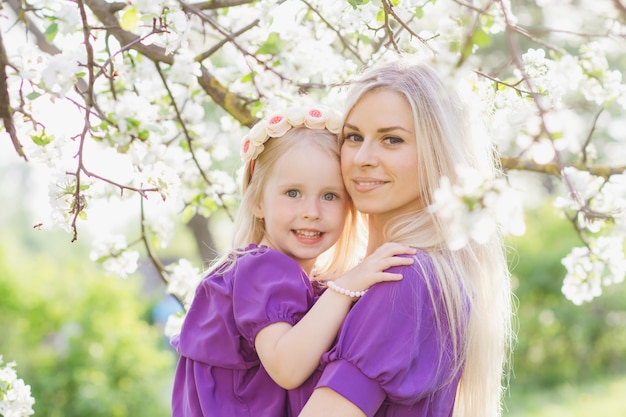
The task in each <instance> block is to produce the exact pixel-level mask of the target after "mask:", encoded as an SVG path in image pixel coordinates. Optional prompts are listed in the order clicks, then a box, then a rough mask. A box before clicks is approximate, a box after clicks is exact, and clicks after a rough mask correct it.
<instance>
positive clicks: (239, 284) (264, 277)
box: [233, 248, 315, 346]
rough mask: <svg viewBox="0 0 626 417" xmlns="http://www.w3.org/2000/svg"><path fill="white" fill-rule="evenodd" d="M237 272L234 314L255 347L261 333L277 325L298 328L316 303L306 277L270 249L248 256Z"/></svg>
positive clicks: (240, 329) (239, 325)
mask: <svg viewBox="0 0 626 417" xmlns="http://www.w3.org/2000/svg"><path fill="white" fill-rule="evenodd" d="M236 268H237V270H236V271H235V274H234V275H235V279H234V282H233V313H234V317H235V321H236V326H237V328H238V329H239V331H240V333H241V335H242V336H243V337H244V339H246V340H247V342H248V343H249V344H250V345H251V346H254V339H255V337H256V335H257V333H258V332H259V331H260V330H261V329H263V328H264V327H266V326H268V325H270V324H272V323H276V322H287V323H289V324H291V325H294V324H296V323H297V322H298V321H299V320H300V319H301V318H302V317H303V316H304V315H305V314H306V312H307V311H308V310H309V308H310V307H311V306H312V305H313V303H314V301H315V296H314V293H313V287H312V286H311V282H310V281H309V278H308V277H307V275H306V273H305V272H304V271H303V270H302V268H300V265H298V263H297V262H296V261H295V260H293V259H292V258H290V257H289V256H287V255H285V254H283V253H282V252H279V251H276V250H273V249H267V248H266V250H261V251H258V252H256V253H252V254H248V255H247V256H245V257H243V258H242V259H240V260H239V262H238V263H237V266H236Z"/></svg>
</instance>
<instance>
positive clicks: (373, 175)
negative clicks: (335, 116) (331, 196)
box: [341, 90, 422, 222]
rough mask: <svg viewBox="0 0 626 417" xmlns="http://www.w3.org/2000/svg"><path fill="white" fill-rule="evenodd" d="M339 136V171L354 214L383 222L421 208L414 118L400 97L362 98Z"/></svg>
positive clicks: (386, 94)
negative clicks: (340, 142) (352, 205)
mask: <svg viewBox="0 0 626 417" xmlns="http://www.w3.org/2000/svg"><path fill="white" fill-rule="evenodd" d="M343 137H344V142H343V145H342V147H341V171H342V174H343V178H344V183H345V185H346V189H347V190H348V193H349V194H350V196H351V197H352V200H353V201H354V204H355V206H356V208H357V210H359V211H361V212H363V213H367V214H369V215H370V218H372V216H374V218H375V217H376V216H378V218H379V219H380V220H382V221H383V222H384V221H385V220H386V219H389V218H390V217H393V216H395V215H398V214H402V213H406V212H409V211H414V210H416V209H419V208H421V206H422V202H421V198H420V190H419V189H418V185H417V184H418V182H417V179H418V174H417V173H418V159H417V155H418V154H417V141H416V137H415V126H414V122H413V115H412V113H411V108H410V106H409V103H408V102H407V101H406V99H405V98H404V97H403V96H402V95H401V94H400V93H397V92H395V91H390V90H373V91H371V92H368V93H366V94H365V95H363V96H362V97H361V99H360V100H359V101H358V102H357V103H356V105H355V106H354V107H353V108H352V110H351V111H350V113H349V114H348V117H347V118H346V122H345V124H344V127H343Z"/></svg>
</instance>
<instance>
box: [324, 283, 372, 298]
mask: <svg viewBox="0 0 626 417" xmlns="http://www.w3.org/2000/svg"><path fill="white" fill-rule="evenodd" d="M326 285H327V286H328V288H329V289H330V290H332V291H334V292H336V293H339V294H343V295H347V296H348V297H350V298H361V297H362V296H363V294H365V293H366V292H367V290H363V291H352V290H349V289H347V288H343V287H340V286H339V285H337V284H336V283H335V282H334V281H328V282H326Z"/></svg>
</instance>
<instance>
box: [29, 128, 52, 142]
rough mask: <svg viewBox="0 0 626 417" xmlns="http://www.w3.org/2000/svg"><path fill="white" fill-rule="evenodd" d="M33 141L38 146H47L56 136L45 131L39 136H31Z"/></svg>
mask: <svg viewBox="0 0 626 417" xmlns="http://www.w3.org/2000/svg"><path fill="white" fill-rule="evenodd" d="M30 138H31V140H32V141H33V142H34V143H35V145H38V146H46V145H47V144H49V143H50V142H52V141H53V140H54V136H52V135H48V134H46V132H45V131H42V132H41V133H39V134H33V135H30Z"/></svg>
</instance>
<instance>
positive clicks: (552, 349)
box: [510, 205, 626, 397]
mask: <svg viewBox="0 0 626 417" xmlns="http://www.w3.org/2000/svg"><path fill="white" fill-rule="evenodd" d="M526 223H527V230H528V232H527V233H526V235H524V236H523V237H520V238H515V239H511V240H510V245H511V248H512V250H511V253H510V265H511V270H512V273H513V276H514V292H515V295H516V296H517V299H518V308H517V321H518V332H517V346H516V349H515V352H514V355H513V360H514V375H513V376H512V378H511V390H512V392H511V395H512V397H515V396H516V392H520V391H525V390H533V389H535V390H536V389H538V388H539V389H542V388H551V387H555V386H559V385H562V384H564V383H568V382H569V383H576V384H579V383H583V382H586V381H587V382H588V381H592V380H595V379H597V378H599V377H603V376H607V375H610V374H620V373H621V374H624V373H625V372H626V304H625V303H624V300H625V299H626V285H625V284H624V283H622V284H618V285H614V286H611V287H607V288H605V291H604V294H603V295H602V296H601V297H599V298H597V299H595V300H594V301H592V302H590V303H586V304H583V305H581V306H577V305H574V304H573V303H571V302H570V301H569V300H567V299H566V298H565V297H564V296H563V294H562V293H561V285H562V282H563V277H564V276H565V272H566V271H565V267H563V266H562V265H561V258H562V257H564V256H565V255H567V254H568V253H569V252H570V250H571V248H572V247H573V246H582V244H581V242H580V241H579V240H578V238H577V236H576V234H575V231H574V230H573V228H572V226H571V224H570V223H569V222H568V221H567V220H566V219H562V218H558V217H556V216H555V214H554V211H553V209H552V207H551V206H550V205H546V206H544V207H541V208H539V209H537V210H534V211H529V212H527V213H526Z"/></svg>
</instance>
